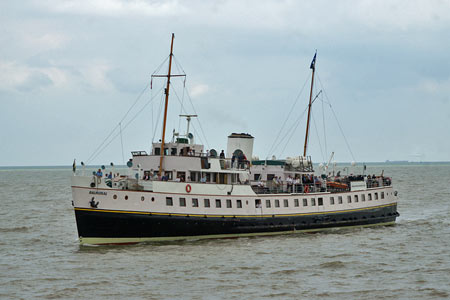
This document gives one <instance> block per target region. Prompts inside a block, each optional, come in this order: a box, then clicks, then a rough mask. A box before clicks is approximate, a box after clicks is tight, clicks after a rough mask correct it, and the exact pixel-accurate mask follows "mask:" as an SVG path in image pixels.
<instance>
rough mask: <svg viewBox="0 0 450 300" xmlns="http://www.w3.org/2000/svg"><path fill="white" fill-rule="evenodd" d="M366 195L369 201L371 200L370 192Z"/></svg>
mask: <svg viewBox="0 0 450 300" xmlns="http://www.w3.org/2000/svg"><path fill="white" fill-rule="evenodd" d="M367 196H368V199H369V201H372V194H371V193H369V194H368V195H367Z"/></svg>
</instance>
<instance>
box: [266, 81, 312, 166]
mask: <svg viewBox="0 0 450 300" xmlns="http://www.w3.org/2000/svg"><path fill="white" fill-rule="evenodd" d="M308 81H309V78H308V77H307V78H306V80H305V83H303V86H302V88H301V89H300V92H299V93H298V94H297V97H296V98H295V100H294V103H293V105H292V107H291V109H290V110H289V114H288V116H287V117H286V118H285V119H284V122H283V125H281V128H280V130H279V131H278V133H277V136H276V138H275V140H274V141H273V144H272V146H271V147H270V148H269V152H268V153H267V156H266V159H267V158H268V157H269V155H270V154H271V153H274V152H275V149H276V147H277V146H276V144H277V141H278V138H279V137H280V134H281V132H282V131H283V129H284V126H285V125H286V123H287V121H288V120H289V117H290V116H291V114H292V112H293V111H294V107H295V105H296V104H297V102H298V99H300V96H301V94H302V93H303V90H304V88H305V86H306V83H307V82H308ZM280 142H281V141H280Z"/></svg>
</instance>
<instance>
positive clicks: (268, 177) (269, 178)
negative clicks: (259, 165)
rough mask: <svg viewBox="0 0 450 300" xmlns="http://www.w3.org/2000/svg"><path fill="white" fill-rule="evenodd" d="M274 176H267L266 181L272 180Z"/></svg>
mask: <svg viewBox="0 0 450 300" xmlns="http://www.w3.org/2000/svg"><path fill="white" fill-rule="evenodd" d="M274 177H275V174H267V181H270V180H273V178H274Z"/></svg>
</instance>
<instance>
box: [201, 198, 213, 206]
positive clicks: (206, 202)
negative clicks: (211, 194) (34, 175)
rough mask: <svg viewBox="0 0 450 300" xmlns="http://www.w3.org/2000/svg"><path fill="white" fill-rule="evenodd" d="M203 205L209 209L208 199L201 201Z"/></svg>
mask: <svg viewBox="0 0 450 300" xmlns="http://www.w3.org/2000/svg"><path fill="white" fill-rule="evenodd" d="M203 204H205V207H210V206H211V205H210V203H209V199H203Z"/></svg>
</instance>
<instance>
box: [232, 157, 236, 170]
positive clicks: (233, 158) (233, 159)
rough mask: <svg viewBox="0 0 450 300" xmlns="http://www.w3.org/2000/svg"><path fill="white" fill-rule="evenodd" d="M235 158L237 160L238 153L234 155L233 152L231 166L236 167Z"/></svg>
mask: <svg viewBox="0 0 450 300" xmlns="http://www.w3.org/2000/svg"><path fill="white" fill-rule="evenodd" d="M235 160H236V155H234V154H233V156H232V157H231V168H233V169H234V167H235V166H234V162H235Z"/></svg>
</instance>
